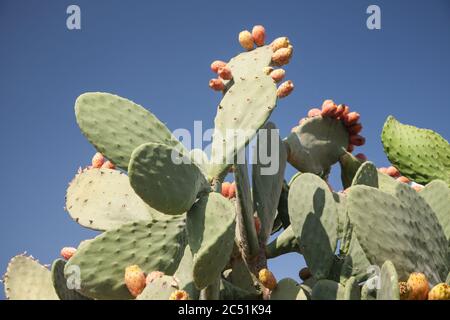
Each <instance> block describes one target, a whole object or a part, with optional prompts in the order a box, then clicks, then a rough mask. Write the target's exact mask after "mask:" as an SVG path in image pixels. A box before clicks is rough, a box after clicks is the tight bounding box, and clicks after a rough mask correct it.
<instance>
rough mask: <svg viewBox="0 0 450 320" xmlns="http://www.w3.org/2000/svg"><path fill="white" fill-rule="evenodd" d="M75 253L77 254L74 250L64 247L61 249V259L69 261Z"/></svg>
mask: <svg viewBox="0 0 450 320" xmlns="http://www.w3.org/2000/svg"><path fill="white" fill-rule="evenodd" d="M75 252H77V249H76V248H72V247H64V248H62V249H61V257H63V258H64V259H65V260H69V259H70V258H72V256H73V255H74V254H75Z"/></svg>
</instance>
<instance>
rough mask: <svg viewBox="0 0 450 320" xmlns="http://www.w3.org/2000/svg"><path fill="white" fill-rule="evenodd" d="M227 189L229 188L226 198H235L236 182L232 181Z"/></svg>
mask: <svg viewBox="0 0 450 320" xmlns="http://www.w3.org/2000/svg"><path fill="white" fill-rule="evenodd" d="M228 190H229V192H228V198H229V199H233V198H236V182H233V183H232V184H230V188H229V189H228Z"/></svg>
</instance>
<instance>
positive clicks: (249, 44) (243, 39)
mask: <svg viewBox="0 0 450 320" xmlns="http://www.w3.org/2000/svg"><path fill="white" fill-rule="evenodd" d="M239 43H240V44H241V46H242V48H244V49H245V50H247V51H250V50H253V37H252V34H251V33H250V31H248V30H244V31H241V32H240V33H239Z"/></svg>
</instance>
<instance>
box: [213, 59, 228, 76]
mask: <svg viewBox="0 0 450 320" xmlns="http://www.w3.org/2000/svg"><path fill="white" fill-rule="evenodd" d="M226 65H227V63H226V62H223V61H221V60H216V61H214V62H213V63H211V70H212V72H214V73H217V72H219V69H220V68H223V67H225V66H226Z"/></svg>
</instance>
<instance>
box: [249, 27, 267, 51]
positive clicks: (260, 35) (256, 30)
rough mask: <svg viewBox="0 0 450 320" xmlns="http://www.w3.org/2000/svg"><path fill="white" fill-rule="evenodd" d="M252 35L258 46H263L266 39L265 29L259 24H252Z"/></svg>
mask: <svg viewBox="0 0 450 320" xmlns="http://www.w3.org/2000/svg"><path fill="white" fill-rule="evenodd" d="M252 37H253V41H254V42H255V44H256V45H257V46H258V47H261V46H263V45H264V42H265V41H266V29H264V27H263V26H261V25H258V26H254V27H253V29H252Z"/></svg>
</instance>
